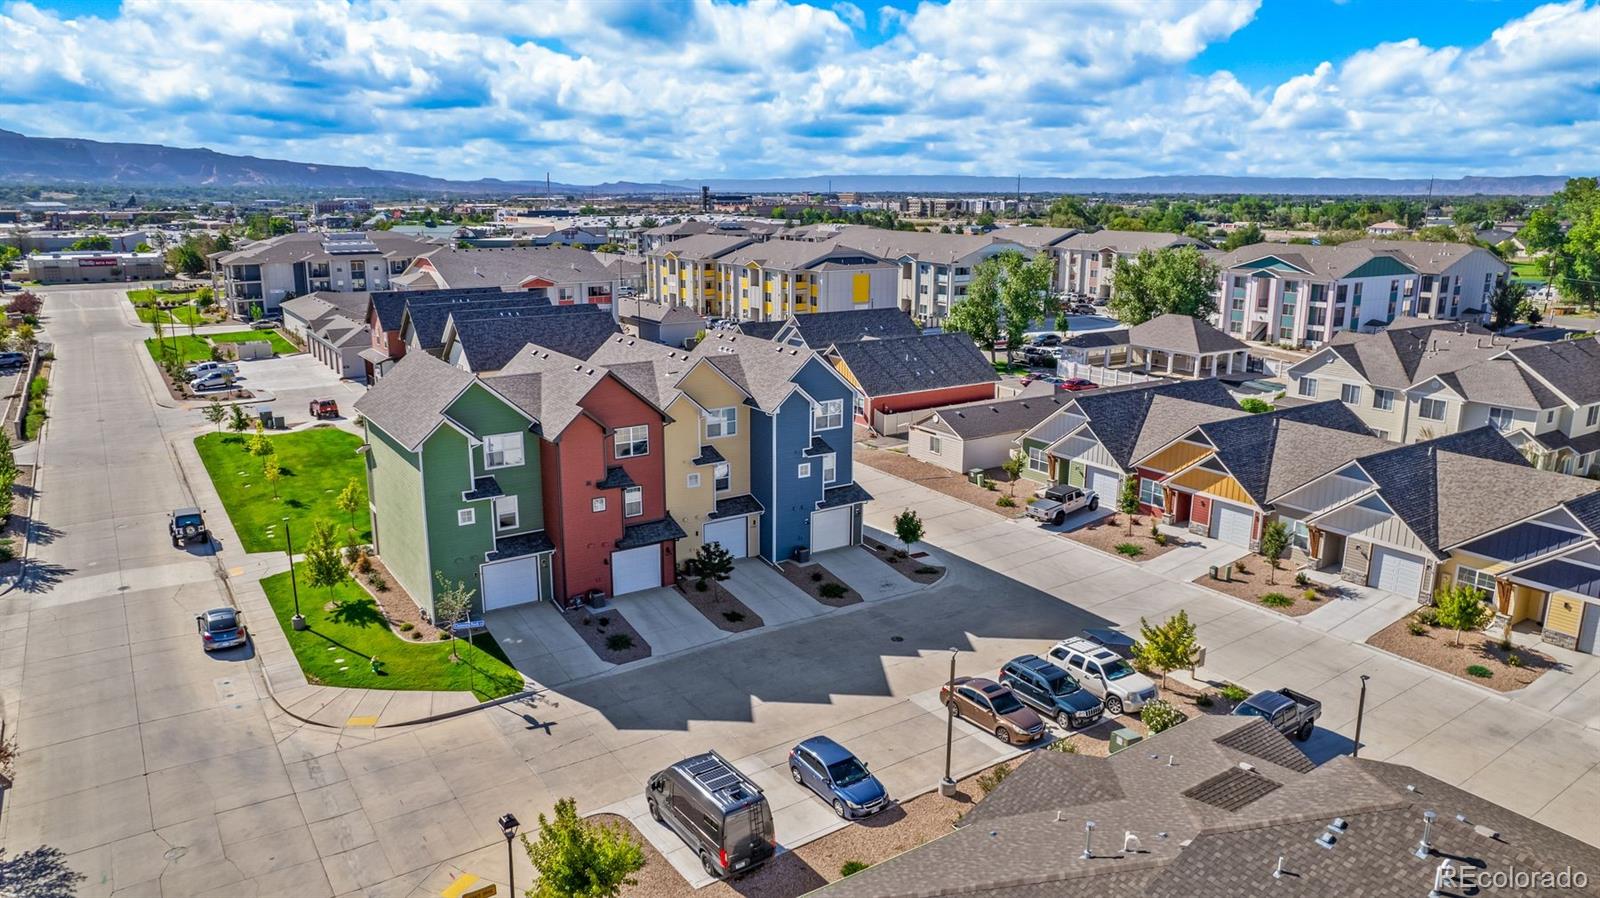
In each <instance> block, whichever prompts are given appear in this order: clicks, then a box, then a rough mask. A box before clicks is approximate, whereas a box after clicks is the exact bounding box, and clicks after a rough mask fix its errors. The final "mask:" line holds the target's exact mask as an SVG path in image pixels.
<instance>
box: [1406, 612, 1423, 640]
mask: <svg viewBox="0 0 1600 898" xmlns="http://www.w3.org/2000/svg"><path fill="white" fill-rule="evenodd" d="M1406 632H1407V633H1410V634H1411V635H1412V636H1426V635H1428V625H1427V624H1425V623H1423V622H1422V621H1419V620H1417V619H1416V618H1414V617H1413V618H1412V619H1410V620H1408V621H1406Z"/></svg>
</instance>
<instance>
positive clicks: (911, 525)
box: [894, 508, 922, 555]
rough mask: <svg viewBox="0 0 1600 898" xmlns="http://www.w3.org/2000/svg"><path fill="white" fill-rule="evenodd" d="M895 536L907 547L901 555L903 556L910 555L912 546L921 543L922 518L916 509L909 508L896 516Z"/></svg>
mask: <svg viewBox="0 0 1600 898" xmlns="http://www.w3.org/2000/svg"><path fill="white" fill-rule="evenodd" d="M894 535H895V537H896V538H897V539H899V540H900V544H901V545H902V546H905V549H904V550H903V551H902V552H901V553H900V554H902V555H905V554H908V553H910V551H911V545H912V544H913V543H916V542H919V541H921V539H922V516H921V515H919V514H917V512H916V509H913V508H908V509H906V510H905V511H902V512H900V513H899V514H897V515H895V516H894Z"/></svg>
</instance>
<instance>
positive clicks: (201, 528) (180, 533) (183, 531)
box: [167, 508, 211, 549]
mask: <svg viewBox="0 0 1600 898" xmlns="http://www.w3.org/2000/svg"><path fill="white" fill-rule="evenodd" d="M167 532H168V534H169V535H170V536H171V537H172V547H173V548H174V549H176V548H178V546H180V545H183V546H188V545H192V544H194V543H208V542H211V530H210V528H208V527H207V526H206V519H205V515H204V514H202V513H201V512H200V509H198V508H179V509H177V510H176V511H173V512H172V513H171V514H169V515H167Z"/></svg>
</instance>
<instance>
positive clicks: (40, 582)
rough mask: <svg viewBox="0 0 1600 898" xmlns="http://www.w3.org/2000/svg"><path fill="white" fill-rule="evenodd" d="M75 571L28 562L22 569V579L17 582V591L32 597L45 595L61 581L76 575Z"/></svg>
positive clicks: (57, 565)
mask: <svg viewBox="0 0 1600 898" xmlns="http://www.w3.org/2000/svg"><path fill="white" fill-rule="evenodd" d="M77 571H78V569H77V568H70V567H67V566H65V565H60V564H52V563H50V562H43V561H29V562H28V563H27V564H26V565H25V566H24V567H23V571H22V579H21V580H19V581H17V589H20V590H22V591H23V592H25V593H31V594H34V595H39V594H41V593H46V592H49V591H50V590H52V589H54V588H55V587H56V586H58V585H60V583H61V581H63V580H65V579H66V578H68V577H70V576H72V575H73V574H75V573H77Z"/></svg>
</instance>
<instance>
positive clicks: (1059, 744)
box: [1045, 739, 1078, 755]
mask: <svg viewBox="0 0 1600 898" xmlns="http://www.w3.org/2000/svg"><path fill="white" fill-rule="evenodd" d="M1045 747H1046V748H1048V749H1050V750H1051V751H1058V752H1061V753H1062V754H1064V755H1075V754H1077V753H1078V743H1076V742H1073V741H1072V740H1071V739H1057V740H1055V741H1054V742H1051V743H1050V744H1049V745H1047V746H1045Z"/></svg>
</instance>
